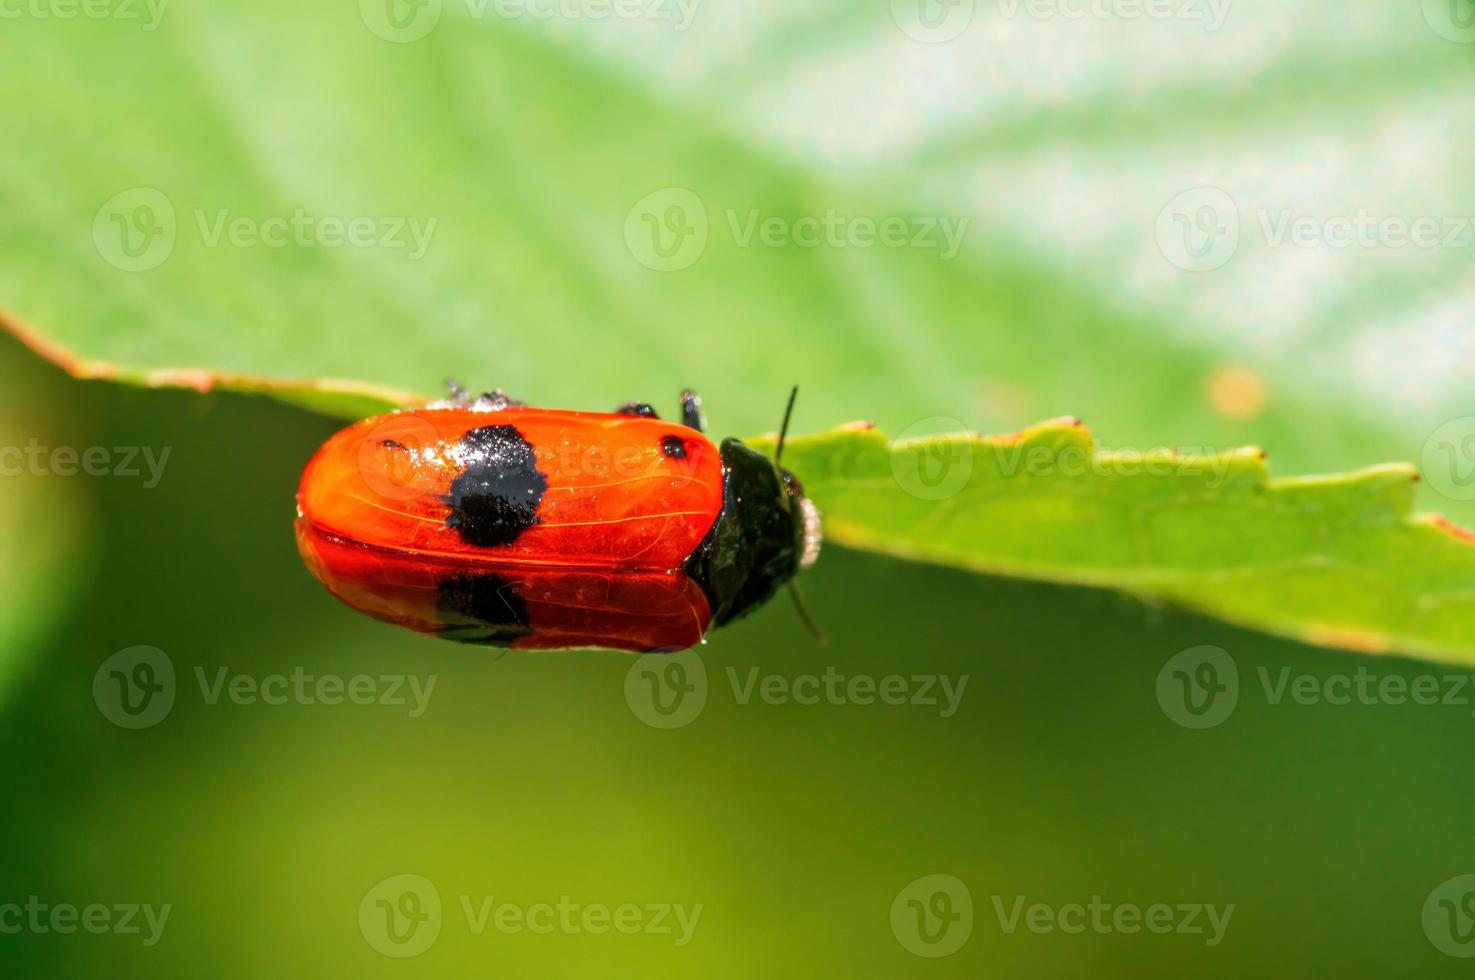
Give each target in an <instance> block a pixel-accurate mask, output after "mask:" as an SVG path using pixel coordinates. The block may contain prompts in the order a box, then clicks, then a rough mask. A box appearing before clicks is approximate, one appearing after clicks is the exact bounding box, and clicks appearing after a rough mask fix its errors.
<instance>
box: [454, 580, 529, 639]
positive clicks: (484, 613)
mask: <svg viewBox="0 0 1475 980" xmlns="http://www.w3.org/2000/svg"><path fill="white" fill-rule="evenodd" d="M436 608H438V609H439V610H440V612H441V614H442V615H443V616H444V617H445V620H446V624H445V626H444V627H442V628H441V631H440V635H441V636H443V637H445V638H446V639H449V640H457V641H459V642H461V643H480V644H485V645H487V646H511V644H512V641H514V640H516V639H517V638H518V637H522V636H528V635H529V634H531V633H532V632H533V629H532V627H531V626H530V625H529V624H528V607H527V604H526V603H525V602H523V601H522V597H521V596H519V595H518V594H517V593H516V592H514V591H513V590H512V585H511V583H509V582H508V581H507V580H506V579H504V578H503V577H502V576H500V575H493V574H487V575H458V576H456V577H455V578H448V579H446V580H445V581H444V582H441V583H440V586H439V588H438V589H437V592H436Z"/></svg>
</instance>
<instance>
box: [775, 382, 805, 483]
mask: <svg viewBox="0 0 1475 980" xmlns="http://www.w3.org/2000/svg"><path fill="white" fill-rule="evenodd" d="M798 397H799V386H798V385H795V386H794V390H793V391H791V392H789V406H788V407H787V408H785V409H784V424H783V425H781V426H779V428H778V448H777V449H775V450H774V451H773V465H774V466H777V465H778V463H779V460H781V459H783V458H784V439H785V438H787V436H788V434H789V419H791V418H793V416H794V399H795V398H798Z"/></svg>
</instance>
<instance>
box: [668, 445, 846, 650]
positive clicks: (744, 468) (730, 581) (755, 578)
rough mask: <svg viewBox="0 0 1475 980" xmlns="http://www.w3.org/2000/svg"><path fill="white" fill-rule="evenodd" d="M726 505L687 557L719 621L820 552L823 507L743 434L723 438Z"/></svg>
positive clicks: (768, 592)
mask: <svg viewBox="0 0 1475 980" xmlns="http://www.w3.org/2000/svg"><path fill="white" fill-rule="evenodd" d="M721 453H722V488H723V489H722V511H721V513H720V514H719V515H718V517H717V520H716V522H715V523H714V524H713V525H712V529H711V530H710V531H708V532H707V536H706V537H705V538H704V539H703V540H702V543H701V545H700V546H698V548H697V550H696V551H695V553H693V554H692V556H691V558H690V559H688V561H687V563H686V572H687V574H688V575H689V576H691V578H692V579H693V580H695V581H696V582H697V583H698V584H699V585H701V587H702V589H703V590H705V591H706V593H707V597H708V599H709V601H710V602H711V604H712V624H713V625H714V626H721V625H722V624H724V623H727V622H730V621H731V620H733V619H737V618H738V617H740V616H743V615H745V614H746V613H748V612H750V611H752V610H753V609H754V608H756V607H758V606H759V605H762V604H763V603H764V602H766V601H767V600H768V599H769V598H770V597H772V596H773V594H774V593H775V592H776V591H778V589H779V587H780V586H781V585H783V584H784V583H785V582H788V581H789V580H790V579H792V578H793V577H794V575H795V574H796V573H797V572H798V571H799V569H801V568H807V567H808V566H809V565H811V564H813V562H814V560H815V558H816V557H818V555H819V546H820V518H819V511H818V509H817V508H815V506H814V505H813V504H812V503H811V502H810V501H809V500H808V499H807V498H805V497H804V496H803V495H802V494H801V493H798V492H796V491H795V490H794V489H793V486H794V484H793V481H792V479H786V477H785V476H784V474H783V473H782V471H781V470H779V468H778V467H777V466H775V465H774V464H773V462H772V461H771V460H770V459H769V458H768V457H767V456H764V455H763V454H762V453H759V452H757V451H755V450H753V449H749V448H748V447H747V446H745V445H743V443H741V442H740V441H738V440H737V439H727V440H724V441H723V443H722V448H721Z"/></svg>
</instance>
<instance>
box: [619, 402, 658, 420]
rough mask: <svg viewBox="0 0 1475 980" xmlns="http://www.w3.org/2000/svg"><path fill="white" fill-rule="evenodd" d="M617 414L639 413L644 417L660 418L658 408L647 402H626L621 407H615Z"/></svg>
mask: <svg viewBox="0 0 1475 980" xmlns="http://www.w3.org/2000/svg"><path fill="white" fill-rule="evenodd" d="M615 414H616V415H638V416H640V417H641V418H643V419H658V418H660V416H659V415H657V414H656V410H655V409H653V408H651V407H650V405H648V404H646V403H645V402H626V403H625V404H623V405H621V406H620V407H619V408H617V409H615Z"/></svg>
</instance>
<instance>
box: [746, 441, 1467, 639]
mask: <svg viewBox="0 0 1475 980" xmlns="http://www.w3.org/2000/svg"><path fill="white" fill-rule="evenodd" d="M760 444H761V445H764V446H765V448H771V445H772V444H771V442H764V443H760ZM784 465H785V466H786V467H789V468H791V469H793V471H794V472H795V473H796V474H798V475H799V476H800V478H801V480H802V481H803V483H804V487H805V490H806V492H807V493H808V494H809V495H810V496H811V498H812V499H814V501H815V502H816V504H817V505H818V506H819V508H820V509H821V511H823V513H824V514H825V527H826V536H827V538H828V539H829V540H830V541H834V542H838V543H840V544H843V545H846V546H849V547H853V548H862V549H865V550H869V551H879V552H883V553H886V554H891V555H895V556H897V557H901V558H907V559H912V560H921V561H928V562H935V563H937V564H942V565H952V566H956V567H960V568H967V569H973V570H975V571H980V572H988V573H992V574H1001V575H1011V576H1017V577H1021V578H1029V579H1041V580H1046V581H1052V582H1066V583H1078V584H1082V585H1093V586H1107V587H1111V588H1116V589H1121V590H1124V591H1127V592H1130V593H1132V594H1134V595H1137V596H1141V597H1142V598H1144V599H1157V600H1165V601H1169V602H1174V603H1178V604H1182V605H1186V606H1190V607H1193V608H1195V609H1198V610H1200V611H1202V612H1206V613H1209V614H1212V615H1215V616H1218V617H1220V618H1222V619H1225V620H1228V621H1230V622H1233V623H1237V624H1241V625H1244V626H1249V627H1252V628H1255V629H1260V630H1264V631H1267V632H1270V633H1278V634H1281V635H1284V636H1290V637H1294V638H1296V639H1300V640H1303V641H1306V642H1311V643H1317V644H1323V645H1330V646H1338V647H1346V648H1350V649H1355V650H1361V651H1364V652H1369V653H1382V652H1387V651H1399V652H1403V653H1413V654H1421V655H1425V656H1428V657H1434V658H1438V659H1445V660H1451V661H1457V662H1461V663H1466V664H1471V663H1475V534H1471V533H1469V532H1466V531H1462V530H1460V529H1458V528H1456V527H1454V526H1453V525H1450V524H1449V523H1448V522H1446V521H1444V520H1443V519H1441V518H1438V517H1434V516H1430V515H1415V514H1414V513H1413V509H1412V508H1413V490H1414V484H1415V482H1416V481H1417V479H1418V477H1417V475H1416V473H1415V472H1414V470H1413V468H1412V467H1410V466H1401V465H1390V466H1380V467H1376V468H1373V469H1367V470H1363V471H1361V472H1358V473H1351V474H1345V475H1339V476H1324V477H1305V478H1290V479H1270V478H1269V476H1268V470H1267V467H1266V463H1265V457H1264V454H1263V453H1262V452H1260V450H1258V449H1244V450H1240V451H1238V452H1234V453H1227V454H1222V455H1216V456H1200V457H1187V456H1181V455H1177V454H1174V453H1171V452H1167V451H1158V452H1153V453H1141V454H1135V453H1120V452H1103V451H1101V450H1100V449H1099V448H1098V447H1097V446H1096V444H1095V441H1094V440H1093V439H1092V437H1091V435H1090V433H1089V432H1087V431H1086V429H1085V428H1084V427H1083V426H1081V425H1080V424H1079V423H1078V422H1075V421H1074V420H1065V421H1059V422H1051V423H1045V424H1043V425H1038V426H1035V427H1033V428H1030V429H1027V430H1025V431H1024V432H1021V433H1018V434H1017V435H1012V436H1003V437H999V436H994V437H982V436H974V435H969V434H953V435H944V436H935V437H929V438H924V439H919V440H910V441H906V442H898V443H889V442H888V441H887V440H886V438H885V437H884V436H882V435H881V434H880V433H878V432H876V431H875V430H872V429H868V428H861V427H851V428H849V429H842V430H838V431H835V432H831V433H827V434H824V435H816V436H803V437H799V438H795V439H791V440H790V441H789V442H788V443H787V445H786V448H785V450H784Z"/></svg>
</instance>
